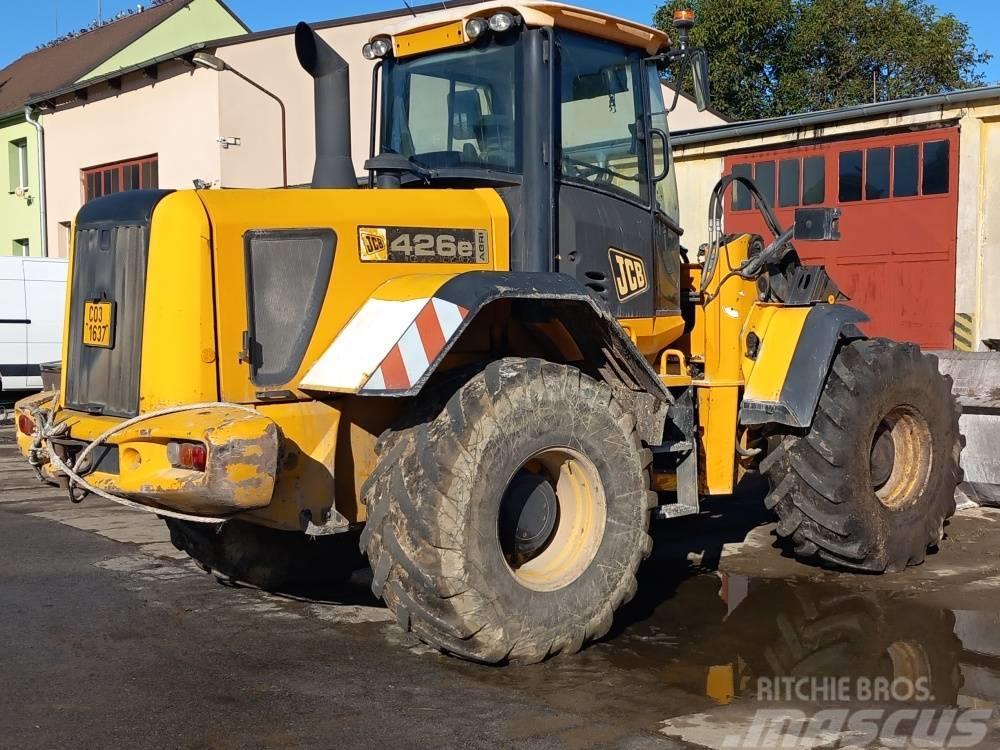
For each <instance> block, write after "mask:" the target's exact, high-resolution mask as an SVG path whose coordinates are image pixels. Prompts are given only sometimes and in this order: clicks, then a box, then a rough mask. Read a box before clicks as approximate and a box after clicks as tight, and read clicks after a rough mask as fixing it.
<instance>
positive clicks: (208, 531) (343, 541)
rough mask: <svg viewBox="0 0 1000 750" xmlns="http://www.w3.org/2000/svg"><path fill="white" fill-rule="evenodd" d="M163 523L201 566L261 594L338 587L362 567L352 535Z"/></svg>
mask: <svg viewBox="0 0 1000 750" xmlns="http://www.w3.org/2000/svg"><path fill="white" fill-rule="evenodd" d="M164 520H165V521H166V522H167V528H169V529H170V541H171V542H173V545H174V546H175V547H176V548H177V549H179V550H180V551H181V552H185V553H187V555H188V556H189V557H191V559H193V560H194V561H195V562H196V563H198V565H199V566H201V567H202V568H204V569H205V570H207V571H208V572H210V573H213V574H214V575H216V576H218V577H220V578H226V579H231V580H234V581H237V582H239V583H244V584H248V585H250V586H255V587H256V588H260V589H264V590H265V591H280V590H286V589H289V588H295V587H301V586H321V585H330V584H336V583H340V582H343V581H346V580H347V579H348V578H349V577H350V575H351V573H352V572H354V571H355V570H356V569H358V568H359V567H361V566H362V565H363V564H364V560H363V558H362V556H361V554H360V553H359V552H358V548H357V538H358V535H357V533H356V532H353V531H347V532H343V533H341V534H334V535H331V536H324V537H316V538H314V539H313V538H310V537H307V536H306V535H305V534H303V533H302V532H298V531H278V530H276V529H270V528H267V527H265V526H260V525H258V524H252V523H247V522H246V521H227V522H226V523H224V524H223V525H222V527H221V528H220V527H219V526H217V525H215V524H205V523H196V522H193V521H181V520H179V519H176V518H166V519H164Z"/></svg>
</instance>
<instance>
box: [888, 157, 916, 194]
mask: <svg viewBox="0 0 1000 750" xmlns="http://www.w3.org/2000/svg"><path fill="white" fill-rule="evenodd" d="M919 172H920V147H919V146H896V148H894V149H893V151H892V196H893V197H894V198H909V197H910V196H913V195H916V194H917V177H918V174H919Z"/></svg>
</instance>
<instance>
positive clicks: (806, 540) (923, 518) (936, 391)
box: [761, 339, 962, 573]
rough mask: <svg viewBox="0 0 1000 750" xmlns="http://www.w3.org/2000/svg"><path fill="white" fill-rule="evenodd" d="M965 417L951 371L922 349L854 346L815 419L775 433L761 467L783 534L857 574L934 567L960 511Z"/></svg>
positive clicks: (802, 549)
mask: <svg viewBox="0 0 1000 750" xmlns="http://www.w3.org/2000/svg"><path fill="white" fill-rule="evenodd" d="M959 413H960V410H959V407H958V406H957V404H956V403H955V400H954V398H953V397H952V394H951V381H950V378H947V377H945V376H942V375H941V374H940V373H939V372H938V369H937V363H936V360H935V359H934V358H933V357H931V356H927V355H923V354H921V352H920V350H919V349H918V348H917V347H916V346H915V345H914V344H899V343H896V342H893V341H888V340H886V339H861V340H855V341H851V342H849V343H845V344H844V345H842V346H841V348H840V350H839V351H838V353H837V355H836V357H835V359H834V361H833V366H832V367H831V370H830V373H829V375H828V377H827V382H826V385H825V387H824V389H823V393H822V395H821V397H820V400H819V405H818V406H817V409H816V415H815V417H814V418H813V423H812V426H811V427H810V428H809V429H808V430H804V431H797V432H792V431H789V432H786V433H784V434H778V435H775V436H772V438H771V441H770V442H771V450H770V451H769V454H768V455H767V457H765V459H764V460H763V461H762V462H761V471H762V472H763V473H765V474H766V475H767V477H768V479H769V481H770V483H771V488H772V489H771V493H770V494H769V495H768V497H767V500H766V503H767V505H768V507H769V508H773V509H774V511H775V512H776V513H777V515H778V519H779V523H778V529H777V530H778V534H779V536H781V537H784V538H786V539H788V540H789V541H790V542H791V543H792V545H793V546H794V549H795V552H796V554H797V555H798V556H800V557H802V558H819V559H820V560H822V561H824V562H827V563H830V564H833V565H836V566H839V567H842V568H847V569H851V570H857V571H866V572H875V573H881V572H886V571H898V570H902V569H903V568H905V567H906V566H907V565H917V564H919V563H921V562H923V560H924V556H925V554H926V552H927V549H928V547H931V546H934V545H936V544H937V543H938V542H940V541H941V539H942V537H943V536H944V522H945V520H946V519H947V518H949V517H950V516H951V515H952V514H953V513H954V512H955V487H956V486H957V485H958V483H959V482H960V481H961V480H962V471H961V469H960V468H959V459H960V456H961V450H962V437H961V434H960V432H959V428H958V417H959Z"/></svg>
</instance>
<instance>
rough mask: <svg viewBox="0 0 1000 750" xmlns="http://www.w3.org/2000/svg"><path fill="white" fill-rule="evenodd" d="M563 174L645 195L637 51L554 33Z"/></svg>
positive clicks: (613, 189) (573, 179) (620, 191)
mask: <svg viewBox="0 0 1000 750" xmlns="http://www.w3.org/2000/svg"><path fill="white" fill-rule="evenodd" d="M559 59H560V80H559V85H560V119H561V144H562V153H561V157H560V162H559V166H560V171H561V173H562V179H564V180H567V181H569V182H579V183H583V184H587V185H590V186H593V187H595V188H598V189H601V190H606V191H608V192H610V193H614V194H618V195H621V196H623V197H630V198H634V199H635V198H637V199H639V200H641V201H643V202H647V201H648V200H649V196H648V192H649V189H648V186H647V180H646V175H647V169H646V155H645V147H644V145H643V143H642V141H640V140H639V138H638V137H637V128H638V127H640V126H639V125H637V123H638V122H639V121H640V120H641V117H642V90H641V88H640V86H641V85H642V79H641V76H640V73H639V70H640V61H639V53H638V52H633V51H630V50H627V49H626V48H625V47H623V46H621V45H618V44H614V43H612V42H606V41H603V40H600V39H592V38H588V37H583V36H579V35H577V34H574V33H571V32H561V33H560V34H559Z"/></svg>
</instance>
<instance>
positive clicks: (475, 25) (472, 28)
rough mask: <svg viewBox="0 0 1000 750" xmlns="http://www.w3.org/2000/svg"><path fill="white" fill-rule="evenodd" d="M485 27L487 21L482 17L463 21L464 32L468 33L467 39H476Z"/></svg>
mask: <svg viewBox="0 0 1000 750" xmlns="http://www.w3.org/2000/svg"><path fill="white" fill-rule="evenodd" d="M487 28H488V26H487V23H486V21H485V20H483V19H482V18H470V19H469V20H468V21H466V22H465V33H466V34H468V35H469V39H478V38H479V37H480V36H482V34H483V32H484V31H486V29H487Z"/></svg>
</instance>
